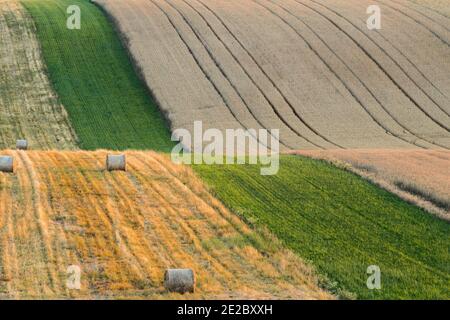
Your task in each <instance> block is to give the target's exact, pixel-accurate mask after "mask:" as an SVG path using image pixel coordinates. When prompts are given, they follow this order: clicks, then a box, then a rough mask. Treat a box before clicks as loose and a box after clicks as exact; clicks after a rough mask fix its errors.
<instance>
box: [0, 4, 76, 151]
mask: <svg viewBox="0 0 450 320" xmlns="http://www.w3.org/2000/svg"><path fill="white" fill-rule="evenodd" d="M35 31H36V30H35V26H34V23H33V20H32V19H31V17H30V16H29V14H28V13H27V11H26V10H25V9H24V8H23V7H22V6H21V5H20V3H19V2H18V1H15V0H12V1H5V0H1V1H0V43H1V46H0V149H3V148H12V147H14V146H15V145H16V140H18V139H27V140H28V143H29V146H30V147H31V148H38V149H56V148H58V149H75V148H76V147H77V136H76V134H75V133H74V131H73V129H72V127H71V125H70V123H69V120H68V116H67V112H66V110H65V109H64V106H63V105H62V104H61V103H60V102H59V101H58V98H57V95H56V94H55V92H54V91H53V89H52V87H51V84H50V81H49V79H48V78H47V75H46V72H45V66H44V64H43V63H42V57H41V52H40V48H39V42H38V40H37V39H36V35H35Z"/></svg>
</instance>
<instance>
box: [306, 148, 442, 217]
mask: <svg viewBox="0 0 450 320" xmlns="http://www.w3.org/2000/svg"><path fill="white" fill-rule="evenodd" d="M298 153H299V154H302V155H306V156H310V157H313V158H316V159H324V160H328V161H331V162H333V163H335V164H337V165H342V164H344V165H345V164H347V165H349V167H348V168H349V169H350V170H352V171H355V172H356V173H358V174H359V175H361V176H363V177H365V178H368V179H369V180H371V181H372V182H374V183H376V184H378V185H380V186H381V187H383V188H385V189H387V190H389V191H391V192H393V193H395V194H397V195H399V196H400V197H402V198H404V199H405V200H407V201H410V202H413V203H414V204H417V205H419V206H421V207H423V208H424V209H426V210H428V211H431V212H433V213H436V214H437V215H439V216H441V217H443V218H444V219H446V220H450V152H448V151H440V150H414V151H412V150H402V151H399V150H327V151H300V152H298Z"/></svg>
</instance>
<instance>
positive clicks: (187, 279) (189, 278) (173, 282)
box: [164, 269, 195, 293]
mask: <svg viewBox="0 0 450 320" xmlns="http://www.w3.org/2000/svg"><path fill="white" fill-rule="evenodd" d="M164 287H165V288H166V289H167V290H168V291H170V292H178V293H186V292H190V293H193V292H194V290H195V275H194V271H193V270H192V269H167V270H166V273H165V274H164Z"/></svg>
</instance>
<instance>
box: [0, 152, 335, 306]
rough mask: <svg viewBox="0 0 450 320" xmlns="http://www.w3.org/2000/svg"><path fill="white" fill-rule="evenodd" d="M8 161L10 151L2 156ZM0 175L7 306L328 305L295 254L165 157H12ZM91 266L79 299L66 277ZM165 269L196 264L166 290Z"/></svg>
mask: <svg viewBox="0 0 450 320" xmlns="http://www.w3.org/2000/svg"><path fill="white" fill-rule="evenodd" d="M3 153H5V152H3ZM6 153H8V154H11V155H13V156H14V157H15V160H16V166H15V173H14V174H5V173H0V193H1V199H2V201H1V202H0V206H1V208H0V211H1V212H2V214H1V215H0V249H1V250H0V253H1V254H0V298H63V297H74V298H77V297H78V298H82V297H84V298H107V297H116V298H119V297H124V298H127V297H136V298H158V297H159V298H224V299H228V298H288V299H289V298H295V299H303V298H323V299H326V298H331V296H330V295H329V294H327V293H325V292H323V291H322V290H321V289H319V288H318V287H317V278H316V277H315V276H314V274H313V271H312V270H311V269H310V268H309V267H307V266H306V265H305V264H304V263H303V262H302V261H301V260H300V259H298V258H297V257H296V256H295V255H294V254H293V253H290V252H289V251H287V250H285V249H282V248H281V246H280V244H279V243H277V242H276V241H274V238H269V236H268V235H265V236H262V235H260V234H258V233H256V232H255V231H253V230H251V229H250V228H249V227H247V226H246V225H245V224H244V223H243V222H242V221H241V220H240V219H238V218H237V217H236V216H235V215H233V214H232V213H230V212H229V211H228V210H227V209H226V208H224V206H223V205H222V204H221V203H220V202H219V201H218V200H216V199H215V198H214V197H212V196H211V195H210V194H209V192H208V191H207V189H206V188H205V187H204V186H203V184H202V183H201V182H200V181H199V180H198V178H196V177H195V175H194V174H193V173H192V171H191V170H190V169H189V168H187V167H184V166H176V165H173V164H172V163H171V161H170V159H169V158H167V157H166V156H161V155H158V154H156V153H148V152H147V153H146V152H127V157H128V170H127V172H112V173H110V172H107V171H105V169H104V166H105V163H104V161H105V158H106V152H105V151H100V152H86V151H78V152H53V151H52V152H36V151H34V152H14V151H6ZM70 265H78V266H80V267H81V270H82V277H81V280H82V286H81V291H78V290H69V289H68V288H67V287H66V280H67V277H68V275H67V273H66V270H67V268H68V266H70ZM166 268H192V269H193V270H194V271H195V273H196V277H197V286H196V287H197V290H196V292H195V293H194V294H189V295H185V296H180V295H178V294H169V293H167V292H166V291H165V289H164V287H163V275H164V271H165V269H166Z"/></svg>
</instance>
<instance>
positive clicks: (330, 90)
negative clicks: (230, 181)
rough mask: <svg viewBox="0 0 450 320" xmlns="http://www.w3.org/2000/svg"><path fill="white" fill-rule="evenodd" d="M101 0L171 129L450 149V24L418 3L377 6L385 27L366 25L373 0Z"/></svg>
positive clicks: (311, 144)
mask: <svg viewBox="0 0 450 320" xmlns="http://www.w3.org/2000/svg"><path fill="white" fill-rule="evenodd" d="M96 2H97V3H99V4H100V5H101V6H102V7H103V8H104V9H105V10H106V12H108V13H109V14H110V15H111V16H112V17H113V18H114V21H115V22H116V23H117V25H118V28H119V30H120V31H121V32H122V33H123V34H124V35H125V36H126V37H127V40H128V46H129V49H130V52H131V53H132V54H133V56H134V58H135V60H136V63H137V64H138V65H139V66H140V68H141V69H142V72H143V75H144V77H145V79H146V82H147V84H148V85H149V87H150V88H151V89H152V91H153V93H154V95H155V97H156V98H157V100H158V101H159V103H160V105H161V108H162V109H163V110H164V111H166V112H167V113H168V116H169V118H170V119H171V124H172V128H173V129H175V128H179V127H188V129H189V128H190V126H191V125H192V123H193V120H203V121H204V122H205V123H206V127H215V128H219V129H223V128H224V127H225V128H226V127H227V126H228V127H229V128H235V127H236V126H243V127H246V128H248V127H252V126H255V127H256V128H259V127H261V126H262V127H265V128H279V129H280V130H281V142H282V144H283V147H284V148H287V149H298V148H300V149H336V148H362V147H366V148H383V147H389V148H449V147H450V133H449V128H450V117H449V112H450V100H449V96H450V92H449V91H448V88H449V85H448V84H449V83H448V81H449V80H448V76H447V75H448V71H449V69H450V65H449V63H448V59H447V57H448V55H449V53H450V48H449V46H448V44H446V40H445V39H446V33H445V32H444V31H446V30H447V29H448V28H449V24H450V21H447V23H446V20H445V19H444V17H442V16H441V18H440V20H439V22H433V21H432V20H430V19H431V18H429V19H428V18H426V17H425V16H424V15H426V14H427V12H425V13H423V14H422V15H420V14H419V13H418V12H417V11H419V12H420V10H421V9H420V8H421V7H419V6H417V5H414V4H413V3H410V4H408V5H405V4H404V3H403V2H404V1H398V2H395V3H387V4H386V3H385V2H384V1H379V2H377V3H378V4H379V5H380V6H381V8H382V12H383V16H382V19H383V20H382V21H383V23H384V24H383V28H382V29H381V30H379V31H369V30H367V26H366V19H367V15H366V14H365V10H366V8H367V7H368V6H369V5H370V4H371V3H369V1H362V2H361V1H351V2H342V1H321V0H311V1H310V0H289V1H278V0H270V1H269V0H247V1H204V0H167V1H163V0H134V1H127V2H123V1H116V0H96ZM410 6H415V7H414V10H412V9H410V8H409V7H410ZM423 10H426V9H423ZM420 13H421V12H420ZM417 15H419V16H420V17H418V16H417ZM424 20H426V21H427V22H424ZM399 38H402V39H401V40H399ZM148 43H153V44H155V47H156V48H155V47H153V46H152V47H149V46H147V44H148ZM412 43H416V44H417V46H416V45H414V46H413V45H411V44H412ZM193 83H195V85H193ZM175 93H176V94H175ZM217 115H221V116H217ZM222 115H223V117H222Z"/></svg>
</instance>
